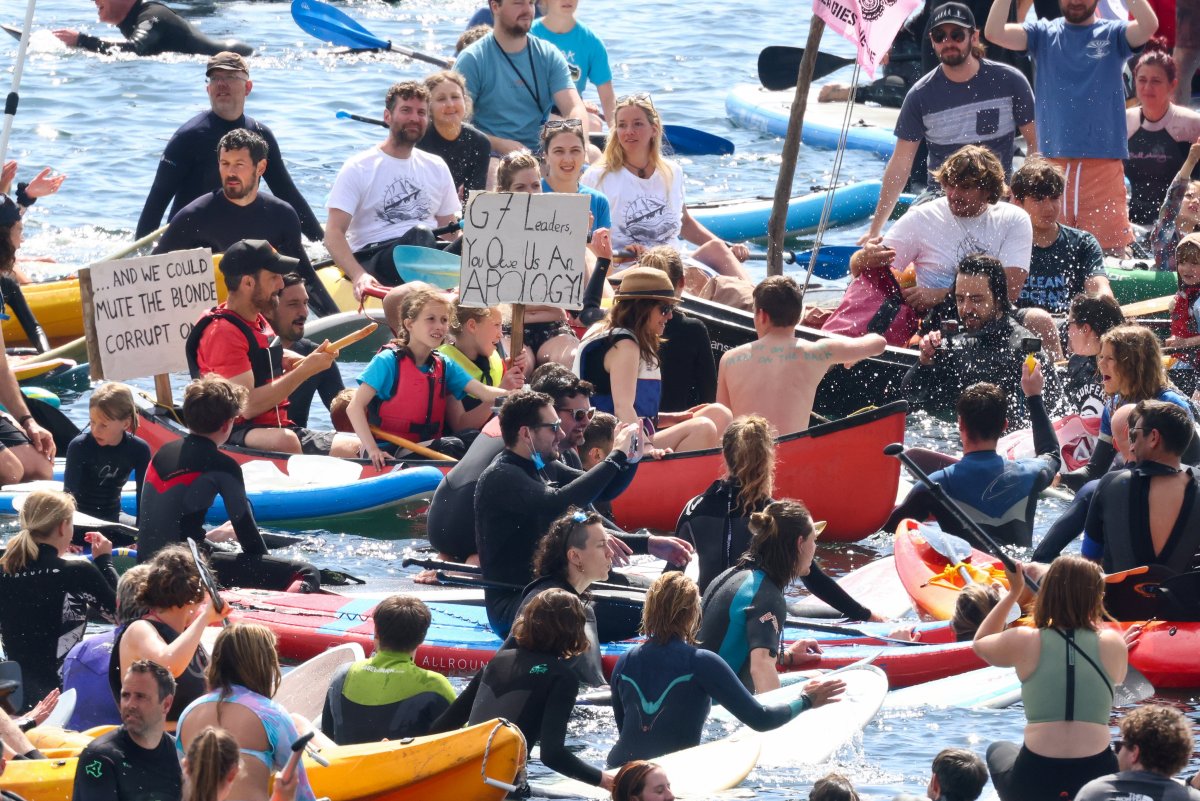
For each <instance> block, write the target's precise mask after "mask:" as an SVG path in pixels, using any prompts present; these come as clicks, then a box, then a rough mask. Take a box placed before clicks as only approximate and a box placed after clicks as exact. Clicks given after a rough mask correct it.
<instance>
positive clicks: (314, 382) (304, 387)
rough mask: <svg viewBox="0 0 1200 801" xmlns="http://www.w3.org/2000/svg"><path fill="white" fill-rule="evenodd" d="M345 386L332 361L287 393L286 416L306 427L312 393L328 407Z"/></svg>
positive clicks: (297, 348)
mask: <svg viewBox="0 0 1200 801" xmlns="http://www.w3.org/2000/svg"><path fill="white" fill-rule="evenodd" d="M320 346H321V345H320V343H318V342H313V341H312V340H311V339H298V340H296V341H295V342H293V343H292V344H291V345H287V346H286V347H287V349H288V350H290V351H293V352H295V353H298V354H300V355H301V356H307V355H308V354H310V353H312V352H313V351H314V350H316V349H317V348H319V347H320ZM345 388H346V385H345V384H344V383H343V382H342V372H341V370H339V369H338V366H337V362H334V363H333V364H331V365H329V367H327V368H325V369H324V370H322V371H321V372H319V373H317V374H316V375H310V376H309V377H308V378H306V379H304V381H303V382H301V384H300V386H298V387H296V389H294V390H293V391H292V394H291V395H288V418H289V419H290V420H291V421H292V422H293V423H295V424H296V425H298V426H300V427H301V428H308V412H309V410H310V409H311V408H312V400H313V395H316V394H320V396H321V402H322V403H324V404H325V408H326V409H328V408H329V404H331V403H333V399H334V398H336V397H337V394H338V393H339V392H341V391H342V390H343V389H345ZM468 533H470V532H468Z"/></svg>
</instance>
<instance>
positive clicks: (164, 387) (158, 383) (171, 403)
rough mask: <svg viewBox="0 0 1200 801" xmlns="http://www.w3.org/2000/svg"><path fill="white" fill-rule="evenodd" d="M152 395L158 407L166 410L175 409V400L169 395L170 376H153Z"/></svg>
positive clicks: (164, 374) (161, 374)
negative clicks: (160, 406) (163, 407)
mask: <svg viewBox="0 0 1200 801" xmlns="http://www.w3.org/2000/svg"><path fill="white" fill-rule="evenodd" d="M154 395H155V398H156V399H157V400H158V402H159V404H160V405H162V406H165V407H167V408H168V409H174V408H175V398H174V396H172V395H171V376H169V375H167V374H166V373H159V374H157V375H156V376H154Z"/></svg>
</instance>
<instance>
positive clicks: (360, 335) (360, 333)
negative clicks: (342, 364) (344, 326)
mask: <svg viewBox="0 0 1200 801" xmlns="http://www.w3.org/2000/svg"><path fill="white" fill-rule="evenodd" d="M378 327H379V323H369V324H367V325H364V326H363V327H362V328H360V329H358V330H357V331H355V332H354V333H352V334H346V336H344V337H342V338H341V339H339V340H338V341H337V342H331V343H330V344H329V348H328V350H331V351H334V352H337V351H339V350H341V349H342V348H344V347H347V346H349V345H353V344H354V343H355V342H360V341H361V340H364V339H366V338H367V337H369V336H371V334H373V333H375V329H376V328H378Z"/></svg>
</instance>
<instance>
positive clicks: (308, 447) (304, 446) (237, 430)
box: [225, 423, 337, 456]
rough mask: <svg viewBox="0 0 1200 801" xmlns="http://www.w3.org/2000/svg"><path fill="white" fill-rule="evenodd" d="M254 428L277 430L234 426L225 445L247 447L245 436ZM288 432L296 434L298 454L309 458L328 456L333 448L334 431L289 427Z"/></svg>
mask: <svg viewBox="0 0 1200 801" xmlns="http://www.w3.org/2000/svg"><path fill="white" fill-rule="evenodd" d="M256 428H278V426H256V425H252V424H250V423H242V424H241V425H236V426H234V427H233V431H232V432H231V433H230V434H229V439H227V440H226V441H225V444H226V445H233V446H234V447H236V448H245V447H247V445H246V435H247V434H248V433H250V432H251V431H253V430H254V429H256ZM290 430H291V431H294V432H296V436H297V437H298V438H299V440H300V452H301V453H304V454H307V455H309V456H328V455H329V451H330V449H331V448H332V447H333V438H334V437H336V436H337V432H336V431H313V430H312V429H311V428H301V427H300V426H291V427H290Z"/></svg>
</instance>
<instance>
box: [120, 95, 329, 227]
mask: <svg viewBox="0 0 1200 801" xmlns="http://www.w3.org/2000/svg"><path fill="white" fill-rule="evenodd" d="M236 128H245V129H246V130H248V131H253V132H254V133H256V134H258V135H259V136H261V137H262V138H263V139H264V140H265V141H266V143H267V171H266V172H265V173H263V180H264V181H266V183H267V186H269V187H270V188H271V192H272V194H274V195H275V197H277V198H278V199H280V200H282V201H283V202H284V203H287V204H288V205H289V206H291V207H292V208H293V209H294V210H295V211H296V214H297V215H298V216H299V217H300V230H301V231H302V232H303V233H304V235H305V236H306V237H308V239H310V240H311V241H313V242H317V241H320V240H321V239H323V238H324V236H325V234H324V231H323V229H322V228H321V221H320V220H318V219H317V216H316V215H315V214H313V210H312V209H311V208H310V207H309V205H308V202H307V201H305V199H304V196H303V195H301V194H300V190H299V189H298V188H296V184H295V183H294V182H293V181H292V176H291V175H289V174H288V170H287V165H286V164H284V162H283V154H282V153H280V152H279V143H278V142H277V141H275V134H273V133H271V129H270V128H268V127H267V126H265V125H263V124H262V123H261V122H258V121H257V120H255V119H253V118H252V117H248V116H247V115H245V114H243V115H242V116H240V117H238V118H237V119H235V120H226V119H222V118H221V117H218V116H217V115H216V113H214V112H212V111H202V112H200V113H199V114H197V115H196V116H195V117H192V118H191V119H190V120H188V121H187V122H185V123H184V124H183V125H182V126H180V128H179V130H177V131H176V132H175V133H174V134H173V135H172V136H171V140H170V141H169V142H167V146H166V148H165V149H164V150H163V154H162V159H161V160H160V161H159V162H158V172H156V173H155V175H154V184H153V185H152V186H151V187H150V194H149V195H147V196H146V205H145V206H144V207H143V208H142V216H141V217H140V218H139V219H138V224H137V236H138V237H139V238H140V237H143V236H145V235H146V234H148V233H150V232H151V231H153V230H155V229H156V228H158V227H159V225H161V224H162V216H163V212H164V211H166V209H167V206H168V205H169V206H170V207H171V214H170V216H168V218H167V219H168V220H172V219H174V218H175V215H176V214H178V213H179V212H180V210H181V209H183V207H184V206H186V205H188V204H189V203H191V202H192V201H193V200H195V199H196V198H198V197H200V196H201V195H203V194H205V193H208V192H211V191H213V190H214V189H220V188H221V173H220V170H219V169H218V167H217V145H218V144H219V143H220V141H221V137H222V136H224V135H225V134H227V133H229V132H230V131H232V130H234V129H236Z"/></svg>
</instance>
